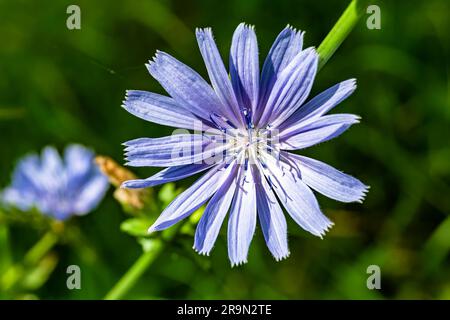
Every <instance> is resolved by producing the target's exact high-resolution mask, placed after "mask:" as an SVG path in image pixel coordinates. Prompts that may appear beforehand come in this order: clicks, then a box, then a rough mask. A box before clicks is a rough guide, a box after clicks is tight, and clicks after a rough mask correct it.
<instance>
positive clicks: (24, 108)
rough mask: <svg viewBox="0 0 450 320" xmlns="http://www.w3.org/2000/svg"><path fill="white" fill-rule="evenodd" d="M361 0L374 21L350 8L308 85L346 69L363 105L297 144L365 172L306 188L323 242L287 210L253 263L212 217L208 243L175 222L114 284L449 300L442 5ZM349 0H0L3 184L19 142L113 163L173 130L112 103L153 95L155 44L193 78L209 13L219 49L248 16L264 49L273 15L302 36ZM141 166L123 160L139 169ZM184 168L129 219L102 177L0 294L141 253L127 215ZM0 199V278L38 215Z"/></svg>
mask: <svg viewBox="0 0 450 320" xmlns="http://www.w3.org/2000/svg"><path fill="white" fill-rule="evenodd" d="M375 3H377V4H378V5H379V6H380V8H381V19H382V22H381V30H368V29H367V28H366V21H365V20H366V18H367V16H368V15H365V16H363V18H362V20H361V21H360V22H359V23H358V25H357V26H356V28H355V29H354V30H353V32H352V34H351V35H350V36H349V37H348V38H347V39H346V41H344V43H343V44H342V46H341V47H340V49H339V50H338V51H337V52H336V54H335V55H334V56H333V57H332V58H331V59H330V60H329V61H328V63H327V64H326V65H325V67H324V68H323V69H322V70H321V71H320V73H319V74H318V76H317V78H316V83H315V86H314V88H313V92H312V94H314V93H317V92H320V91H321V90H323V89H325V88H327V87H329V86H331V85H333V84H335V83H337V82H338V81H341V80H344V79H348V78H351V77H355V78H357V79H358V89H357V90H356V92H355V93H354V94H353V96H351V97H350V98H349V99H348V100H346V101H345V102H344V103H343V104H341V105H340V106H339V107H338V108H339V112H348V113H355V114H358V115H360V116H361V117H362V121H361V124H359V125H357V126H355V127H354V128H352V129H351V130H349V131H348V132H347V133H345V134H344V135H343V136H341V137H339V138H338V139H336V140H334V141H333V142H332V143H324V144H322V145H319V146H317V147H314V148H311V149H308V150H306V154H307V155H310V156H314V158H316V159H320V160H322V161H325V162H327V163H329V164H331V165H334V166H336V167H337V168H340V169H342V170H343V171H345V172H347V173H350V174H353V175H355V176H357V177H358V178H360V179H361V180H362V181H364V182H365V183H367V184H369V185H370V186H371V189H370V192H369V194H368V196H367V198H366V201H365V202H364V203H363V204H362V205H360V204H340V203H338V202H334V201H330V200H327V199H326V198H324V197H321V196H319V198H320V199H319V200H320V203H321V205H322V209H323V210H324V212H325V213H326V214H327V215H328V216H329V217H330V218H331V219H332V220H333V221H334V222H335V226H334V228H333V229H332V230H331V232H330V233H329V234H328V235H327V236H326V237H325V239H324V240H320V239H318V238H315V237H313V236H310V235H308V234H307V233H306V232H304V231H302V230H300V228H299V227H298V226H296V225H295V223H293V222H292V221H290V222H289V245H290V250H291V256H290V257H289V258H288V259H287V260H285V261H282V262H278V263H277V262H275V261H274V259H272V257H271V256H270V253H269V251H268V250H267V249H266V247H265V244H264V239H263V236H262V233H261V230H260V229H257V232H256V236H255V238H254V240H253V242H252V245H251V248H250V256H249V263H248V264H246V265H244V266H243V267H238V268H231V267H230V263H229V262H228V258H227V254H226V232H225V230H226V228H225V226H224V228H223V229H222V233H221V236H220V237H219V239H218V241H217V244H216V247H215V248H214V250H213V252H212V254H211V256H210V257H203V256H199V255H198V254H197V253H195V252H194V251H193V250H192V248H191V247H192V242H193V239H192V236H191V233H192V230H189V228H187V227H186V228H185V229H186V230H184V231H183V232H180V233H179V235H177V237H175V239H174V240H173V241H172V242H171V243H170V245H169V246H168V247H166V248H165V249H164V250H163V252H162V253H161V254H160V256H159V257H158V259H157V260H156V261H154V263H153V264H152V266H151V267H150V268H149V269H148V270H147V272H146V273H145V274H144V276H143V277H142V278H141V279H140V280H139V281H138V283H137V284H136V285H135V286H134V288H133V289H132V290H131V291H130V292H129V293H128V295H126V298H136V299H145V298H215V299H221V298H274V299H293V298H325V299H329V298H352V299H362V298H370V299H372V298H374V299H377V298H397V299H399V298H439V299H450V274H449V272H448V270H449V266H450V257H449V250H450V218H449V213H450V196H449V195H450V145H449V142H448V141H449V137H450V104H449V101H450V94H449V89H450V85H449V79H448V77H449V70H448V63H449V61H448V60H449V58H448V50H449V47H448V45H449V41H448V30H449V29H450V25H449V21H450V20H449V19H448V13H449V12H450V11H449V9H450V8H449V4H448V1H445V0H430V1H419V0H413V1H384V2H383V1H375ZM70 4H77V5H79V6H80V8H81V30H68V29H67V28H66V19H67V17H68V15H67V14H66V8H67V6H68V5H70ZM347 4H348V2H347V1H327V2H326V4H325V2H323V1H310V0H302V1H292V0H291V1H289V0H279V1H268V0H248V1H241V0H232V1H210V0H197V1H181V0H172V1H170V0H145V1H87V0H85V1H76V3H74V2H73V1H49V0H47V1H24V0H18V1H13V0H3V1H0V25H1V27H0V38H1V39H2V44H1V46H0V129H1V135H0V140H1V146H2V149H1V155H2V156H1V157H0V167H1V168H2V172H1V174H0V185H1V186H2V187H4V186H6V185H7V184H8V183H9V181H10V172H11V171H12V169H13V167H14V164H15V161H16V160H17V159H18V158H19V157H20V156H22V155H23V154H25V153H27V152H29V151H36V150H40V149H41V148H42V147H43V146H45V145H47V144H53V145H55V146H56V147H58V148H59V149H62V148H63V147H64V146H65V145H66V144H68V143H71V142H78V143H82V144H85V145H87V146H91V147H93V148H94V149H95V150H96V151H97V152H98V153H99V154H103V155H108V156H110V157H112V158H113V159H115V160H116V161H118V162H119V163H122V162H123V160H122V146H121V143H122V142H124V141H126V140H130V139H133V138H136V137H143V136H149V137H154V136H162V135H167V134H170V133H171V130H172V129H170V128H167V127H162V126H158V125H153V124H150V123H146V122H145V121H142V120H139V119H137V118H135V117H133V116H131V115H130V114H128V113H126V111H124V110H123V109H122V108H120V104H121V101H122V100H123V97H124V93H125V90H126V89H141V90H148V91H155V92H161V93H163V90H162V88H161V87H160V86H159V85H158V84H157V82H156V81H155V80H153V79H152V78H151V77H150V75H149V74H148V72H147V70H146V69H145V67H144V63H146V62H147V60H148V59H150V58H151V57H152V56H153V54H154V52H155V50H156V49H160V50H164V51H167V52H169V53H170V54H173V55H174V56H175V57H177V58H178V59H180V60H181V61H183V62H185V63H186V64H188V65H190V66H192V67H193V68H194V69H195V70H198V71H199V72H200V73H201V74H202V75H204V76H206V70H205V67H204V66H203V62H202V59H201V56H200V54H199V52H198V48H197V45H196V42H195V37H194V29H195V28H196V27H203V26H211V27H213V31H214V34H215V38H216V40H217V42H218V46H219V49H220V51H221V52H222V54H223V56H224V57H225V58H226V59H225V60H227V59H228V53H227V52H228V49H229V46H230V41H231V35H232V32H233V31H234V28H235V27H236V25H237V24H238V23H239V22H242V21H245V22H247V23H251V24H254V25H255V26H256V31H257V34H258V41H259V47H260V56H261V59H263V57H264V56H265V55H266V53H267V51H268V49H269V46H270V45H271V43H272V41H273V39H274V38H275V36H276V35H277V33H278V32H279V31H280V30H281V29H282V28H283V27H284V26H285V25H286V24H287V23H289V24H291V25H293V26H294V27H296V28H299V29H302V30H305V31H307V32H306V36H305V41H306V45H307V46H316V47H317V46H318V45H319V44H320V42H321V40H322V39H323V38H324V37H325V35H326V34H327V32H328V31H329V30H330V29H331V27H332V26H333V24H334V23H335V21H336V20H337V18H338V17H339V15H340V14H341V13H342V11H343V10H344V9H345V7H346V6H347ZM154 172H155V170H152V169H149V168H142V169H139V170H135V173H136V174H137V175H138V176H141V177H146V176H149V175H151V174H152V173H154ZM192 181H193V180H192V179H187V180H184V181H181V182H178V183H177V184H176V189H172V190H170V188H171V187H168V188H169V189H167V188H166V189H164V190H163V192H160V189H161V188H159V187H158V188H156V189H155V190H153V192H151V194H153V197H152V198H151V199H154V203H153V207H152V209H151V210H150V209H149V212H146V213H145V214H144V216H143V217H140V218H136V217H130V216H127V215H125V214H124V213H123V210H122V206H121V205H120V204H119V203H118V202H117V201H116V200H115V199H114V197H113V191H110V192H109V194H108V195H107V197H106V199H105V200H104V201H103V202H102V204H101V205H100V206H99V208H98V209H97V210H96V211H95V212H93V213H91V214H89V215H87V216H85V217H81V218H77V219H75V220H74V221H70V222H69V223H68V226H66V229H65V230H62V231H61V230H59V231H58V232H60V233H62V235H61V238H62V239H61V240H59V241H58V244H57V245H56V246H54V247H53V248H52V249H51V250H50V251H49V252H48V254H46V255H44V257H43V258H42V259H40V260H39V261H37V262H36V263H34V264H31V265H32V267H31V269H29V270H28V269H27V270H25V272H24V274H25V275H24V278H23V279H22V281H21V283H20V285H18V286H16V287H17V289H14V290H9V291H8V292H6V291H2V292H0V298H41V299H49V298H54V299H78V298H83V299H94V298H102V297H103V296H104V295H105V293H106V292H107V291H108V290H109V289H110V288H111V287H112V286H113V285H114V284H115V283H116V282H117V280H118V279H119V278H120V277H121V276H122V275H123V273H124V272H125V271H126V270H127V269H128V268H129V266H130V265H132V264H133V262H134V261H135V260H136V259H137V257H138V256H139V255H140V253H141V252H142V247H141V245H140V244H139V243H138V242H137V241H136V239H135V238H134V236H133V234H134V235H138V236H141V235H142V234H141V233H142V230H143V226H142V221H141V220H126V219H149V221H150V220H151V219H154V218H155V217H156V216H157V214H158V213H159V212H158V211H160V210H161V209H162V208H163V206H164V205H165V204H166V203H167V201H170V199H171V197H172V196H173V194H174V193H175V192H176V190H178V189H179V188H186V187H187V186H189V184H190V183H191V182H192ZM157 195H159V198H158V197H157ZM150 211H151V212H150ZM17 214H18V213H14V215H17ZM5 215H6V213H4V212H2V213H1V214H0V275H1V276H3V275H4V274H5V273H6V272H12V271H10V270H16V271H17V270H18V269H17V268H15V266H16V267H17V264H18V263H21V261H22V259H23V257H24V256H25V254H26V253H27V252H28V253H29V249H30V248H31V247H33V246H34V245H35V243H36V242H37V241H38V240H39V239H40V238H41V237H42V236H43V232H44V231H45V230H47V229H48V226H47V227H46V225H48V222H39V221H37V220H39V219H36V218H33V217H32V216H33V214H32V213H29V215H30V220H29V221H30V223H24V222H23V220H24V219H20V218H18V219H12V217H11V216H9V217H5ZM10 218H11V219H10ZM124 221H126V222H124ZM123 231H125V232H123ZM130 234H132V235H130ZM143 239H145V238H143ZM50 240H52V239H50ZM28 256H29V255H28ZM32 262H34V261H32ZM74 264H76V265H79V266H80V268H81V272H82V287H81V290H68V289H67V287H66V279H67V276H68V274H67V273H66V269H67V266H69V265H74ZM369 265H378V266H380V268H381V274H382V280H381V285H382V289H381V290H373V291H371V290H368V289H367V287H366V279H367V277H368V275H367V273H366V269H367V267H368V266H369ZM19 269H20V268H19ZM8 270H9V271H8ZM0 279H1V278H0Z"/></svg>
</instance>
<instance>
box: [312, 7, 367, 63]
mask: <svg viewBox="0 0 450 320" xmlns="http://www.w3.org/2000/svg"><path fill="white" fill-rule="evenodd" d="M364 2H365V1H361V0H352V2H350V4H349V5H348V7H347V9H345V11H344V13H343V14H342V15H341V17H340V18H339V20H338V21H337V22H336V24H335V25H334V26H333V28H332V29H331V31H330V32H329V33H328V35H327V36H326V37H325V39H324V40H323V41H322V43H321V44H320V46H319V48H318V49H317V52H318V53H319V67H318V70H320V69H321V68H322V67H323V66H324V65H325V63H327V61H328V60H329V59H330V58H331V56H332V55H333V54H334V53H335V51H336V50H337V49H338V48H339V46H340V45H341V43H342V42H343V41H344V40H345V38H347V36H348V35H349V33H350V31H352V29H353V28H354V27H355V25H356V23H357V22H358V20H359V18H361V16H362V15H363V14H364V10H365V6H364V4H363V3H364Z"/></svg>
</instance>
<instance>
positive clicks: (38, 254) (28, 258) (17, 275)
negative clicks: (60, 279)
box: [0, 230, 59, 290]
mask: <svg viewBox="0 0 450 320" xmlns="http://www.w3.org/2000/svg"><path fill="white" fill-rule="evenodd" d="M58 240H59V236H58V234H56V233H55V232H54V231H52V230H51V231H48V232H47V233H46V234H45V235H44V236H43V237H42V238H41V239H40V240H39V241H38V242H36V243H35V245H34V246H33V247H32V248H31V249H30V250H28V252H27V253H26V254H25V257H24V259H23V262H22V264H16V265H13V266H12V267H10V268H9V269H8V270H7V271H6V272H5V273H4V274H3V276H2V277H1V283H0V287H1V288H3V289H4V290H8V289H10V288H12V287H13V286H14V285H15V284H16V283H17V282H18V281H19V280H20V279H21V278H22V277H23V275H24V272H25V270H26V268H28V267H31V266H34V265H36V264H37V263H38V262H39V261H40V260H41V259H42V258H43V257H44V256H45V255H46V254H47V253H48V252H49V251H50V250H51V249H52V248H53V247H54V246H55V244H56V243H58Z"/></svg>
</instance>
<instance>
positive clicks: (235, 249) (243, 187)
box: [228, 165, 256, 266]
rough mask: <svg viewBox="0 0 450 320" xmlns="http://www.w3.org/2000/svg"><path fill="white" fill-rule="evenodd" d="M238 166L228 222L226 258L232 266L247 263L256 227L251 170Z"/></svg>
mask: <svg viewBox="0 0 450 320" xmlns="http://www.w3.org/2000/svg"><path fill="white" fill-rule="evenodd" d="M250 168H251V167H249V169H248V170H245V169H244V166H242V165H241V166H240V173H239V177H238V185H237V189H236V193H235V195H234V199H233V204H232V206H231V210H230V218H229V221H228V257H229V259H230V261H231V265H232V266H236V265H240V264H243V263H246V262H247V255H248V249H249V247H250V242H251V241H252V238H253V234H254V233H255V227H256V192H255V183H254V178H253V174H252V170H251V169H250Z"/></svg>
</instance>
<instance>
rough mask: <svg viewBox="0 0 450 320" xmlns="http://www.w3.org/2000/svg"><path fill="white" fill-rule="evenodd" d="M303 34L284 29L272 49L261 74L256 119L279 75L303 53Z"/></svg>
mask: <svg viewBox="0 0 450 320" xmlns="http://www.w3.org/2000/svg"><path fill="white" fill-rule="evenodd" d="M302 46H303V32H299V31H297V30H295V29H293V28H292V27H290V26H287V27H286V28H284V29H283V30H282V31H281V32H280V34H279V35H278V37H277V38H276V40H275V42H274V43H273V45H272V48H270V51H269V54H268V55H267V58H266V60H265V62H264V66H263V69H262V73H261V83H260V89H259V96H260V98H259V105H258V110H257V112H256V116H255V117H256V118H257V119H258V118H259V116H260V115H261V114H260V112H261V111H262V110H263V108H264V107H265V105H266V103H267V99H268V98H269V95H270V92H271V91H272V88H273V85H274V83H275V81H276V80H277V79H278V77H279V74H280V72H281V71H283V70H284V69H285V68H286V66H287V65H288V64H289V63H290V62H291V61H292V59H294V57H295V56H296V55H297V54H298V53H300V51H302Z"/></svg>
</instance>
